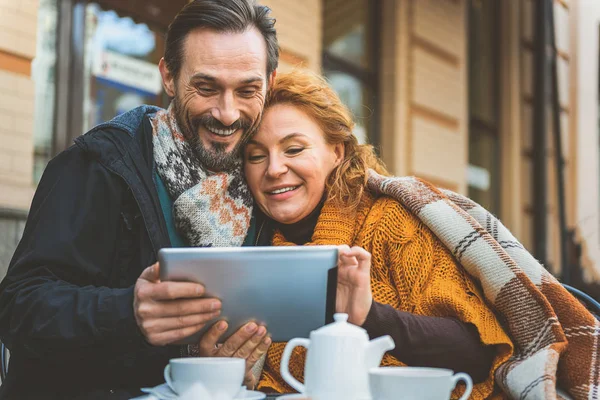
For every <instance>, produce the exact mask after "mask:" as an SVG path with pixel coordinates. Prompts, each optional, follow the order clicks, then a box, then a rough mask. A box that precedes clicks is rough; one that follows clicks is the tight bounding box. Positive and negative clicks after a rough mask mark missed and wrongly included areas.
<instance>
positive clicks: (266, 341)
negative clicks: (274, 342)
mask: <svg viewBox="0 0 600 400" xmlns="http://www.w3.org/2000/svg"><path fill="white" fill-rule="evenodd" d="M264 342H265V344H266V345H267V346H268V345H270V344H271V338H270V337H267V338H266V339H265V340H264Z"/></svg>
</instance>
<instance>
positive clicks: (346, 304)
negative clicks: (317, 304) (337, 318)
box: [335, 245, 373, 326]
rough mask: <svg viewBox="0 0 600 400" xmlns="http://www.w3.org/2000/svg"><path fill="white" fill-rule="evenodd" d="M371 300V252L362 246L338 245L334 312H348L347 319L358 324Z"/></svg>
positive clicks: (364, 317) (367, 311)
mask: <svg viewBox="0 0 600 400" xmlns="http://www.w3.org/2000/svg"><path fill="white" fill-rule="evenodd" d="M372 302H373V294H372V293H371V254H370V253H369V252H368V251H366V250H365V249H363V248H362V247H358V246H354V247H352V248H350V247H348V246H346V245H342V246H339V247H338V280H337V296H336V302H335V312H338V313H346V314H348V321H349V322H350V323H352V324H354V325H358V326H360V325H362V324H364V322H365V320H366V319H367V314H369V309H370V308H371V303H372Z"/></svg>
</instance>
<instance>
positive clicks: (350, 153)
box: [265, 70, 389, 208]
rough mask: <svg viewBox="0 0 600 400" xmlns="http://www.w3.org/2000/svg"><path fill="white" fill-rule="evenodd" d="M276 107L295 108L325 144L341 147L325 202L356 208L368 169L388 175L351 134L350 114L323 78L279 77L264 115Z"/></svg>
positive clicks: (305, 75) (294, 74)
mask: <svg viewBox="0 0 600 400" xmlns="http://www.w3.org/2000/svg"><path fill="white" fill-rule="evenodd" d="M277 104H290V105H293V106H295V107H298V108H299V109H301V110H302V111H303V112H304V113H306V114H307V115H308V116H310V117H311V118H312V119H313V120H314V121H315V122H316V123H317V124H318V125H319V127H320V128H321V130H322V131H323V135H324V136H325V141H326V142H327V143H329V144H338V143H342V144H343V145H344V159H343V160H342V162H341V163H340V165H339V166H337V167H336V168H335V169H334V170H333V171H332V172H331V175H330V176H329V179H328V181H327V188H326V189H327V199H328V200H337V201H341V203H342V205H343V206H344V207H348V208H356V207H357V206H358V204H359V202H360V199H361V197H362V194H363V192H364V190H365V187H366V183H367V178H368V170H369V168H371V169H373V170H375V171H376V172H378V173H380V174H382V175H389V174H388V172H387V170H386V169H385V166H384V164H383V162H382V161H381V160H380V159H379V157H377V155H376V154H375V151H374V149H373V146H371V145H368V144H359V143H358V140H357V139H356V136H354V135H353V134H352V129H353V128H354V121H353V119H352V115H351V113H350V111H349V110H348V108H347V107H346V106H345V105H344V104H343V103H342V101H341V100H340V98H339V97H338V95H337V94H336V93H335V91H334V90H333V89H332V88H331V86H330V85H329V84H328V83H327V81H326V80H325V79H324V78H322V77H320V76H318V75H316V74H314V73H311V72H308V71H300V70H296V71H293V72H290V73H287V74H278V75H277V77H276V79H275V83H274V84H273V86H272V87H271V88H270V90H269V93H268V95H267V100H266V103H265V111H266V110H267V109H268V108H270V107H273V106H274V105H277Z"/></svg>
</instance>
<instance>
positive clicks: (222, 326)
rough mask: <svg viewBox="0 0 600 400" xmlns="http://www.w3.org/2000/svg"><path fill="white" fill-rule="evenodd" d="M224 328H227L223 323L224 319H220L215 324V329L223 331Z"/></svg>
mask: <svg viewBox="0 0 600 400" xmlns="http://www.w3.org/2000/svg"><path fill="white" fill-rule="evenodd" d="M225 328H227V324H226V323H225V321H221V322H219V324H218V325H217V329H218V330H220V331H224V330H225Z"/></svg>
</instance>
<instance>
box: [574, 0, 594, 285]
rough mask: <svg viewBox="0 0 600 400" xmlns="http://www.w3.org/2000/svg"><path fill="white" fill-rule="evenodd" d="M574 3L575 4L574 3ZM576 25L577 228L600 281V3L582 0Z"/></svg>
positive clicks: (587, 263)
mask: <svg viewBox="0 0 600 400" xmlns="http://www.w3.org/2000/svg"><path fill="white" fill-rule="evenodd" d="M572 3H573V2H572ZM577 3H578V4H577V6H576V7H575V9H574V12H575V13H576V18H577V24H576V32H575V34H576V37H577V49H576V68H577V74H576V79H575V81H574V82H573V84H574V85H575V87H576V102H577V112H576V114H575V118H576V143H575V146H576V151H577V158H576V161H575V163H576V164H575V167H576V169H577V177H576V178H577V182H576V212H575V218H576V227H577V234H578V239H579V240H580V242H581V244H582V245H583V260H582V262H583V265H584V266H585V267H586V268H585V271H586V274H587V277H588V278H594V279H595V280H597V281H598V280H600V215H599V210H600V174H599V145H598V143H599V134H598V67H599V66H598V54H599V50H600V48H599V43H598V42H599V40H598V36H599V35H600V30H599V29H600V2H597V1H595V0H580V1H579V2H577Z"/></svg>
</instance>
